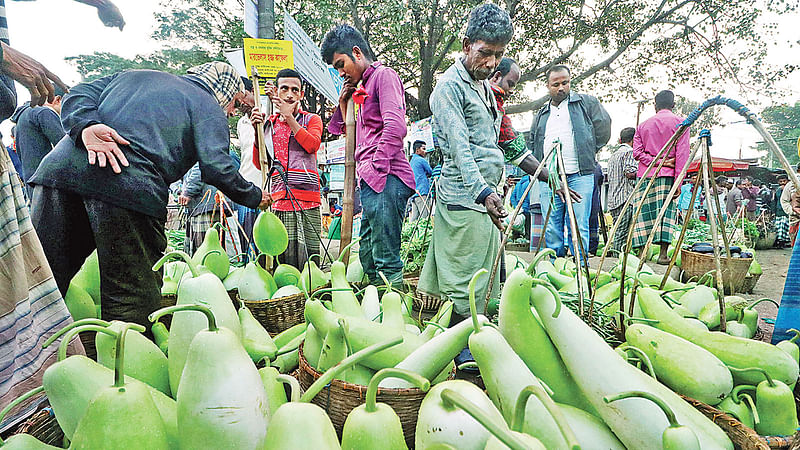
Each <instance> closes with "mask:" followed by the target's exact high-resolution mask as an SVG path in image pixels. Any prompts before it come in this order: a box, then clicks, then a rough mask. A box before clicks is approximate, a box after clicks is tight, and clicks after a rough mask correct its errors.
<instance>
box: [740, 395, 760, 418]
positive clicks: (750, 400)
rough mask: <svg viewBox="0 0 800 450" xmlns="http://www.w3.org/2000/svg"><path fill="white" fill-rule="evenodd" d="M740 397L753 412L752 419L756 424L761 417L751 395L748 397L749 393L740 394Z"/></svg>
mask: <svg viewBox="0 0 800 450" xmlns="http://www.w3.org/2000/svg"><path fill="white" fill-rule="evenodd" d="M742 398H743V399H744V400H745V401H746V402H747V405H748V406H749V407H750V412H752V413H753V421H754V422H755V424H756V425H758V424H759V423H761V418H760V417H759V416H758V410H757V409H756V403H755V402H754V401H753V397H750V394H742Z"/></svg>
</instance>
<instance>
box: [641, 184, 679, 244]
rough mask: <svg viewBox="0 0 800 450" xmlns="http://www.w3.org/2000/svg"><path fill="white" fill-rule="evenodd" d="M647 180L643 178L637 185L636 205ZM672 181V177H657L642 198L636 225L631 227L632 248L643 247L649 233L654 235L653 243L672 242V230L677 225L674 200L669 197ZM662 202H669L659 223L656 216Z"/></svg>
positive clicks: (662, 204) (642, 193)
mask: <svg viewBox="0 0 800 450" xmlns="http://www.w3.org/2000/svg"><path fill="white" fill-rule="evenodd" d="M648 182H649V180H645V182H643V183H641V184H640V185H639V189H638V190H637V191H636V205H638V204H639V202H640V201H642V197H643V195H644V191H645V189H646V188H647V184H648ZM674 182H675V179H674V178H672V177H657V178H656V179H655V181H654V182H653V186H652V187H651V189H650V192H649V193H648V194H647V197H646V198H645V199H644V204H643V205H642V210H641V212H640V213H639V217H638V218H637V219H636V226H635V227H634V228H633V244H632V248H640V247H644V245H645V244H646V243H647V240H648V239H649V238H650V235H651V234H652V235H654V236H653V244H662V243H670V242H672V231H673V230H674V229H675V228H676V226H677V225H676V224H677V219H676V211H675V209H676V208H675V202H674V201H673V199H672V198H671V197H670V195H669V190H670V189H671V188H672V185H673V183H674ZM664 202H668V203H669V207H668V208H667V213H666V215H664V218H663V219H662V220H661V222H660V223H656V218H657V217H658V213H659V211H660V210H661V207H662V206H664ZM635 212H636V210H635V209H634V213H635Z"/></svg>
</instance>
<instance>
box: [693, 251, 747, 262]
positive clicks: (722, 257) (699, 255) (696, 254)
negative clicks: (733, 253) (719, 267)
mask: <svg viewBox="0 0 800 450" xmlns="http://www.w3.org/2000/svg"><path fill="white" fill-rule="evenodd" d="M681 253H684V254H686V253H688V254H689V256H696V257H697V258H701V259H707V258H711V259H714V254H713V253H712V254H708V253H700V252H693V251H691V250H689V249H686V248H682V249H681ZM681 258H683V255H681ZM719 258H720V259H724V260H727V259H728V257H727V256H725V255H722V254H720V255H719ZM731 261H750V262H752V261H753V258H731Z"/></svg>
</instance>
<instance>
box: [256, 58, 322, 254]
mask: <svg viewBox="0 0 800 450" xmlns="http://www.w3.org/2000/svg"><path fill="white" fill-rule="evenodd" d="M269 89H270V91H269V92H270V97H271V98H272V103H273V104H274V105H275V111H276V112H275V113H274V114H272V115H271V116H269V117H267V118H266V121H265V120H264V119H265V118H264V113H262V112H260V111H259V110H258V109H253V112H252V114H251V116H250V120H251V121H252V122H253V126H254V127H258V126H263V127H264V137H265V141H266V142H265V144H266V146H267V153H268V156H269V159H270V160H271V164H272V165H271V168H270V193H271V195H272V201H273V203H272V210H273V211H274V212H275V214H276V215H277V216H278V218H280V219H281V221H282V222H283V224H284V225H285V226H286V230H287V231H288V232H289V247H288V248H287V249H286V251H285V252H284V253H283V254H282V255H280V256H279V257H278V259H279V261H280V262H281V263H285V264H290V265H292V266H294V267H297V268H299V269H302V268H303V265H304V264H305V263H306V261H307V260H308V257H309V256H311V255H315V254H318V253H319V243H320V238H319V230H320V226H321V223H322V220H321V217H320V211H319V207H320V186H319V173H318V172H317V150H319V145H320V142H321V140H322V119H320V117H319V116H318V115H316V114H312V113H309V112H306V111H303V109H302V108H300V101H301V100H302V99H303V96H304V94H305V92H304V91H303V82H302V80H301V78H300V74H299V73H297V72H295V71H294V70H292V69H283V70H281V71H280V72H278V75H277V76H276V77H275V86H270V88H269ZM242 163H244V161H243V162H242ZM252 163H253V164H254V165H255V166H256V167H257V168H258V169H259V170H260V168H261V165H260V164H259V160H258V150H257V149H254V150H253V161H252Z"/></svg>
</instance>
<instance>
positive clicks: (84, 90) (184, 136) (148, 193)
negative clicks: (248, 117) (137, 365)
mask: <svg viewBox="0 0 800 450" xmlns="http://www.w3.org/2000/svg"><path fill="white" fill-rule="evenodd" d="M243 89H244V87H243V85H242V81H241V79H240V78H239V76H238V74H236V72H235V71H234V69H233V68H232V67H231V66H229V65H227V64H224V63H220V62H213V63H206V64H203V65H200V66H197V67H194V68H192V69H190V70H189V73H188V74H187V75H184V76H175V75H171V74H167V73H162V72H156V71H150V70H132V71H126V72H121V73H119V74H115V75H111V76H107V77H104V78H100V79H98V80H95V81H92V82H90V83H84V84H80V85H78V86H75V87H74V88H72V90H71V91H70V94H69V95H68V96H67V97H66V98H65V100H64V107H63V117H64V118H63V123H64V127H65V128H66V130H67V132H68V137H65V138H64V139H62V140H61V142H59V143H58V145H56V147H55V148H54V149H53V151H51V152H50V153H49V154H48V155H47V156H46V157H45V158H44V160H43V161H42V163H41V164H40V165H39V169H38V170H37V171H36V173H35V174H34V175H33V178H32V179H31V180H30V182H31V184H33V185H34V191H33V199H32V202H31V203H32V221H33V225H34V227H36V229H37V231H38V232H39V234H40V235H41V236H42V240H43V241H42V246H43V247H44V252H45V255H46V256H47V259H48V261H49V262H50V266H51V267H52V269H53V273H54V275H55V278H56V282H57V283H58V287H59V290H61V292H62V293H65V292H66V290H67V287H68V285H69V281H70V279H71V278H72V276H73V275H74V274H75V273H76V272H77V270H78V269H79V268H80V265H81V263H82V262H83V260H84V259H85V258H86V256H87V255H89V253H91V251H92V250H93V249H94V248H97V254H98V258H99V261H100V286H101V306H102V311H103V317H104V318H105V319H108V320H114V319H116V320H125V321H132V322H136V323H140V324H147V315H148V314H149V313H151V312H152V311H153V310H155V309H156V308H158V307H159V305H160V302H161V295H160V288H161V275H160V273H159V272H154V271H152V270H151V269H150V268H151V267H152V265H153V263H155V261H156V260H157V259H158V258H159V257H160V256H161V254H162V253H163V251H164V248H165V247H166V243H167V242H166V237H165V235H164V222H165V220H166V216H167V214H166V212H167V211H166V204H167V198H168V193H169V191H168V186H169V185H170V184H171V183H172V182H174V181H176V180H178V179H179V178H180V177H181V176H183V174H185V173H186V171H187V170H189V168H191V167H192V165H194V164H195V163H196V162H199V163H200V170H201V173H202V178H203V181H205V182H207V183H209V184H212V185H214V186H217V187H219V188H220V189H221V190H222V191H223V192H224V193H226V194H227V195H228V196H229V197H230V198H231V199H232V200H233V201H235V202H237V203H240V204H243V205H246V206H249V207H252V208H255V207H258V206H266V205H268V204H269V196H268V195H267V194H265V193H263V192H262V190H261V189H260V188H258V187H257V186H255V185H254V184H252V183H250V182H247V181H245V180H244V179H243V178H242V177H241V175H239V173H238V172H237V167H236V166H235V165H234V164H233V162H232V160H231V158H230V156H228V148H229V146H230V136H229V129H228V120H227V118H226V116H225V113H224V112H223V110H222V108H223V107H224V106H225V105H227V104H229V103H230V101H231V99H232V98H233V97H234V95H235V94H237V93H239V92H241V91H242V90H243ZM87 156H88V158H87ZM87 159H88V161H87ZM107 165H110V166H111V169H112V170H113V172H114V173H112V172H110V171H109V169H108V168H107V167H106V166H107Z"/></svg>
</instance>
